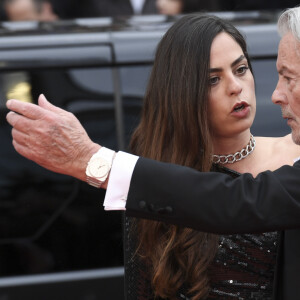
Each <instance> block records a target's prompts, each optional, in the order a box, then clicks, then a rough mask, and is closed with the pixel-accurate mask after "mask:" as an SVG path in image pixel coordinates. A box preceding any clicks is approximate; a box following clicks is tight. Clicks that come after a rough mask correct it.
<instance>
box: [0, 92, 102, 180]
mask: <svg viewBox="0 0 300 300" xmlns="http://www.w3.org/2000/svg"><path fill="white" fill-rule="evenodd" d="M7 108H8V109H9V110H11V111H10V112H9V113H8V114H7V117H6V119H7V121H8V123H9V124H10V125H11V126H12V127H13V129H12V137H13V146H14V148H15V149H16V151H17V152H18V153H19V154H21V155H22V156H24V157H26V158H28V159H30V160H32V161H34V162H36V163H37V164H39V165H40V166H42V167H44V168H46V169H48V170H50V171H53V172H56V173H60V174H66V175H70V176H73V177H76V178H78V179H80V180H83V181H85V179H86V176H85V169H86V166H87V163H88V161H89V159H90V158H91V156H92V155H93V154H94V153H95V152H97V151H98V150H99V149H100V147H101V146H100V145H98V144H95V143H93V142H92V141H91V139H90V138H89V136H88V135H87V133H86V131H85V130H84V128H83V127H82V125H81V124H80V122H79V121H78V120H77V118H76V117H75V116H74V115H73V114H72V113H70V112H67V111H65V110H63V109H61V108H59V107H56V106H54V105H52V104H51V103H50V102H48V101H47V100H46V98H45V96H44V95H41V96H40V97H39V99H38V105H35V104H32V103H24V102H21V101H18V100H9V101H8V102H7Z"/></svg>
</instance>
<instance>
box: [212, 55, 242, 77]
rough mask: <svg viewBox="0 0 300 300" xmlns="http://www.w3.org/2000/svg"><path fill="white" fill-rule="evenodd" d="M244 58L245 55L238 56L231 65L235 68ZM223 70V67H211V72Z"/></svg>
mask: <svg viewBox="0 0 300 300" xmlns="http://www.w3.org/2000/svg"><path fill="white" fill-rule="evenodd" d="M243 59H245V55H241V56H240V57H238V58H237V59H236V60H235V61H234V62H233V63H232V64H231V65H230V66H231V67H232V68H233V67H234V66H235V65H237V64H238V63H239V62H241V61H242V60H243ZM221 71H223V68H211V69H209V73H214V72H221Z"/></svg>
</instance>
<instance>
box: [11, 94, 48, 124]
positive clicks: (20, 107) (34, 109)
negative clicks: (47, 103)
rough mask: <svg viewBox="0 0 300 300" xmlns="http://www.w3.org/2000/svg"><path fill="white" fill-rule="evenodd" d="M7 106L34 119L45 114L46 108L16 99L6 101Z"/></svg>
mask: <svg viewBox="0 0 300 300" xmlns="http://www.w3.org/2000/svg"><path fill="white" fill-rule="evenodd" d="M6 107H7V108H8V109H9V110H12V111H14V112H16V113H18V114H20V115H23V116H25V117H27V118H29V119H33V120H36V119H39V118H41V117H42V116H43V115H44V109H43V108H42V107H39V106H38V105H36V104H32V103H28V102H22V101H19V100H15V99H11V100H8V101H7V102H6Z"/></svg>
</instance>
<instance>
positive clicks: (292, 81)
mask: <svg viewBox="0 0 300 300" xmlns="http://www.w3.org/2000/svg"><path fill="white" fill-rule="evenodd" d="M277 71H278V74H279V79H278V83H277V86H276V89H275V91H274V92H273V95H272V101H273V103H274V104H278V105H280V107H281V111H282V117H283V118H284V119H286V120H287V124H288V125H289V126H290V127H291V129H292V137H293V141H294V142H295V143H296V144H298V145H300V42H299V41H297V40H296V39H295V38H294V37H293V35H292V34H291V33H288V34H286V35H284V36H283V38H282V39H281V41H280V44H279V48H278V57H277Z"/></svg>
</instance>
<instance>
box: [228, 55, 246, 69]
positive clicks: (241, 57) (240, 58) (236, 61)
mask: <svg viewBox="0 0 300 300" xmlns="http://www.w3.org/2000/svg"><path fill="white" fill-rule="evenodd" d="M244 58H245V55H241V56H240V57H239V58H237V59H236V60H235V61H234V62H233V63H232V64H231V67H234V66H235V65H237V64H238V63H239V62H240V61H242V60H243V59H244Z"/></svg>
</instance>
